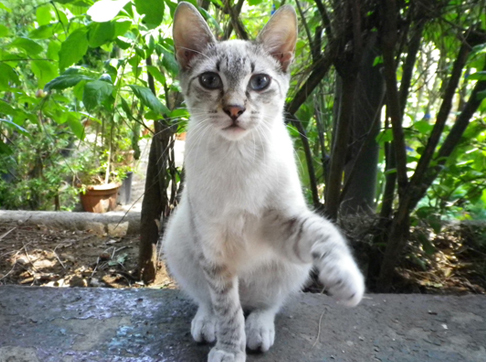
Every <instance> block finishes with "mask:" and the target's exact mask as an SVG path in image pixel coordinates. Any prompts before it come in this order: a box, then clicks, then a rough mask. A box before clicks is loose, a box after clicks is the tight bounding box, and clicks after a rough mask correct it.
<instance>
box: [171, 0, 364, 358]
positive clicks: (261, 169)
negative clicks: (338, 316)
mask: <svg viewBox="0 0 486 362" xmlns="http://www.w3.org/2000/svg"><path fill="white" fill-rule="evenodd" d="M173 38H174V45H175V50H176V58H177V60H178V62H179V65H180V75H179V78H180V86H181V89H182V93H183V95H184V98H185V101H186V104H187V108H188V110H189V112H190V114H191V117H190V120H189V123H188V132H187V139H186V152H185V161H184V162H185V175H186V180H185V188H184V191H183V194H182V197H181V200H180V204H179V205H178V207H177V208H176V210H175V212H174V214H173V215H172V216H171V218H170V220H169V222H168V223H167V227H166V231H165V235H164V237H163V238H162V253H163V257H165V260H166V263H167V266H168V269H169V271H170V272H171V274H172V275H173V277H174V278H175V280H176V281H177V282H178V284H179V285H180V287H181V288H182V289H183V290H185V291H186V292H187V293H188V294H189V295H190V296H191V297H192V298H193V299H194V300H195V301H196V302H197V304H198V310H197V313H196V315H195V317H194V319H193V321H192V324H191V334H192V336H193V338H194V340H195V341H197V342H208V343H211V342H215V341H216V344H215V346H214V347H213V348H212V349H211V351H210V352H209V356H208V361H209V362H222V361H225V362H226V361H236V362H241V361H245V359H246V354H245V353H246V348H247V347H248V348H249V349H250V350H259V351H263V352H265V351H267V350H268V349H269V348H270V347H271V346H272V345H273V343H274V339H275V326H274V319H275V315H276V313H277V312H278V310H279V308H280V307H281V305H282V303H283V302H284V301H285V300H286V299H287V298H288V297H289V296H290V295H292V294H294V293H297V292H298V291H300V290H301V288H302V287H303V286H304V284H305V282H306V281H307V280H308V277H309V272H310V270H311V268H312V266H313V265H314V266H315V267H316V268H317V270H318V272H319V279H320V281H321V282H322V283H323V284H324V285H325V287H326V288H327V290H328V292H329V293H330V294H331V295H333V296H334V297H336V298H337V299H338V300H340V301H342V303H344V304H345V305H349V306H354V305H356V304H358V303H359V302H360V300H361V298H362V296H363V293H364V289H365V287H364V279H363V276H362V274H361V272H360V271H359V269H358V267H357V265H356V263H355V261H354V260H353V257H352V255H351V252H350V250H349V249H348V246H347V244H346V241H345V239H344V238H343V236H342V235H341V233H340V232H339V231H338V229H337V228H336V227H335V226H334V225H333V224H332V223H331V222H329V221H328V220H326V219H324V218H322V217H320V216H318V215H317V214H315V213H313V212H312V211H310V210H309V208H308V207H307V205H306V202H305V199H304V196H303V193H302V187H301V184H300V180H299V176H298V172H297V167H296V163H295V159H294V150H293V144H292V141H291V138H290V136H289V134H288V132H287V129H286V126H285V124H284V121H283V109H284V102H285V97H286V93H287V90H288V88H289V79H290V71H289V66H290V63H291V62H292V59H293V56H294V50H295V45H296V40H297V16H296V13H295V10H294V9H293V7H291V6H289V5H284V6H282V7H280V9H279V10H278V11H276V12H275V14H274V15H273V16H272V17H271V19H270V20H269V22H268V23H267V24H266V26H265V27H264V28H263V30H262V31H261V32H260V34H259V35H258V37H257V39H256V41H243V40H229V41H223V42H217V41H216V40H215V38H214V36H213V34H212V33H211V31H210V29H209V27H208V25H207V24H206V22H205V21H204V19H203V17H202V16H201V15H200V14H199V12H198V11H197V9H196V8H195V7H194V6H192V5H191V4H189V3H186V2H181V3H180V4H179V6H178V8H177V10H176V12H175V15H174V25H173ZM244 311H245V312H246V313H249V314H248V316H247V318H246V321H245V317H244Z"/></svg>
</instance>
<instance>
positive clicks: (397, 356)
mask: <svg viewBox="0 0 486 362" xmlns="http://www.w3.org/2000/svg"><path fill="white" fill-rule="evenodd" d="M194 312H195V308H194V306H193V305H192V304H191V303H190V302H189V301H188V300H187V299H186V298H185V297H183V295H181V293H180V292H178V291H175V290H154V289H131V290H115V289H89V288H85V289H54V288H52V289H51V288H35V287H19V286H4V287H0V362H6V361H9V362H19V361H22V362H26V361H28V362H31V361H38V362H59V361H63V362H68V361H72V362H80V361H89V362H91V361H113V362H115V361H120V362H121V361H123V362H128V361H143V362H152V361H167V362H171V361H178V362H179V361H180V362H192V361H194V362H196V361H206V355H207V352H208V350H209V347H208V346H205V345H198V344H196V343H194V342H193V341H192V339H191V336H190V333H189V326H190V321H191V318H192V316H193V315H194ZM485 320H486V297H485V296H464V297H452V296H431V295H368V296H367V297H366V299H365V300H364V301H363V303H362V304H361V305H360V306H358V307H357V308H354V309H346V308H344V307H341V306H339V305H337V304H336V303H335V302H334V301H333V300H332V299H330V298H328V297H326V296H324V295H312V294H301V295H299V296H298V297H296V298H295V299H294V300H293V301H291V303H289V304H288V305H287V306H286V307H285V308H284V309H283V310H282V313H280V315H279V316H278V318H277V321H276V327H277V339H276V343H275V345H274V347H273V348H272V349H271V350H270V351H269V352H268V353H266V354H264V355H249V357H248V361H275V362H277V361H279V362H281V361H292V362H296V361H305V362H307V361H316V362H318V361H319V362H322V361H343V362H344V361H421V362H423V361H441V362H446V361H451V362H452V361H453V362H459V361H486V350H485V346H486V323H485Z"/></svg>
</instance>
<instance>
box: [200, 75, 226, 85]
mask: <svg viewBox="0 0 486 362" xmlns="http://www.w3.org/2000/svg"><path fill="white" fill-rule="evenodd" d="M199 83H200V84H201V85H202V86H203V87H204V88H206V89H219V88H222V87H223V82H222V81H221V78H220V77H219V75H218V74H216V73H214V72H206V73H203V74H201V75H200V76H199Z"/></svg>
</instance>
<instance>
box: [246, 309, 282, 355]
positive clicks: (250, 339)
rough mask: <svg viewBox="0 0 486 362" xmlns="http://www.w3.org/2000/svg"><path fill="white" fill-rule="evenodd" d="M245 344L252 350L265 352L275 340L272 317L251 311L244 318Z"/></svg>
mask: <svg viewBox="0 0 486 362" xmlns="http://www.w3.org/2000/svg"><path fill="white" fill-rule="evenodd" d="M245 332H246V346H247V347H248V348H249V349H250V350H252V351H261V352H266V351H268V350H269V349H270V347H272V346H273V343H274V341H275V324H274V322H273V318H272V317H268V316H265V315H261V314H259V313H251V314H250V315H249V316H248V318H247V319H246V323H245Z"/></svg>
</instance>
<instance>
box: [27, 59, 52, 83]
mask: <svg viewBox="0 0 486 362" xmlns="http://www.w3.org/2000/svg"><path fill="white" fill-rule="evenodd" d="M30 64H31V67H32V72H33V73H34V74H35V76H36V77H37V86H38V87H39V88H44V86H45V85H46V83H47V82H49V81H50V80H52V79H54V78H55V77H56V76H57V75H58V73H57V67H56V66H55V65H54V64H53V63H51V62H49V61H46V60H34V61H32V62H31V63H30Z"/></svg>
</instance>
